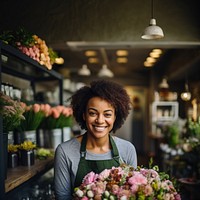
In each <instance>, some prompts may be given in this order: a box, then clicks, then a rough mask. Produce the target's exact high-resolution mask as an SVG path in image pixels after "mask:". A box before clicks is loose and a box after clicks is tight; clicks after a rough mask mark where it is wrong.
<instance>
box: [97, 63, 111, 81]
mask: <svg viewBox="0 0 200 200" xmlns="http://www.w3.org/2000/svg"><path fill="white" fill-rule="evenodd" d="M98 76H99V77H110V78H112V77H113V76H114V74H113V72H112V71H111V70H109V69H108V67H107V65H106V64H104V65H103V66H102V68H101V69H100V71H99V73H98Z"/></svg>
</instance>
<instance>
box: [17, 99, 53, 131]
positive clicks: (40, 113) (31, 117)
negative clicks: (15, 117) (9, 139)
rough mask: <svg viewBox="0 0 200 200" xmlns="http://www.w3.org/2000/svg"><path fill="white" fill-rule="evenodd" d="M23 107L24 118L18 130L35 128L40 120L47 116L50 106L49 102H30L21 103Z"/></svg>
mask: <svg viewBox="0 0 200 200" xmlns="http://www.w3.org/2000/svg"><path fill="white" fill-rule="evenodd" d="M23 107H24V109H25V112H24V117H25V120H21V123H20V126H19V127H18V130H19V131H31V130H36V129H37V128H38V127H39V125H40V124H41V122H42V121H43V120H44V119H45V117H46V116H48V114H49V111H50V109H51V106H50V105H49V104H37V103H35V104H32V105H27V104H25V103H23Z"/></svg>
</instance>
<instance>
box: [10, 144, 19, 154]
mask: <svg viewBox="0 0 200 200" xmlns="http://www.w3.org/2000/svg"><path fill="white" fill-rule="evenodd" d="M18 150H19V145H18V144H9V145H8V153H15V152H18Z"/></svg>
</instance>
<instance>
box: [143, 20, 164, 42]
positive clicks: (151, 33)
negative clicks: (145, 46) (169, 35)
mask: <svg viewBox="0 0 200 200" xmlns="http://www.w3.org/2000/svg"><path fill="white" fill-rule="evenodd" d="M163 37H164V33H163V30H162V29H161V28H160V27H159V26H157V25H156V20H155V19H151V20H150V24H149V26H148V27H147V28H145V30H144V32H143V34H142V36H141V38H142V39H146V40H153V39H161V38H163Z"/></svg>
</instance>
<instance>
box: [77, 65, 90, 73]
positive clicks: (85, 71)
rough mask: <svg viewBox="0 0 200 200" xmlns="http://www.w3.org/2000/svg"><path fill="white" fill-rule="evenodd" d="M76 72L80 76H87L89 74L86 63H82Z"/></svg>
mask: <svg viewBox="0 0 200 200" xmlns="http://www.w3.org/2000/svg"><path fill="white" fill-rule="evenodd" d="M78 74H79V75H81V76H89V75H90V74H91V72H90V70H89V69H88V66H87V65H85V64H84V65H82V67H81V69H79V71H78Z"/></svg>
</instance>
